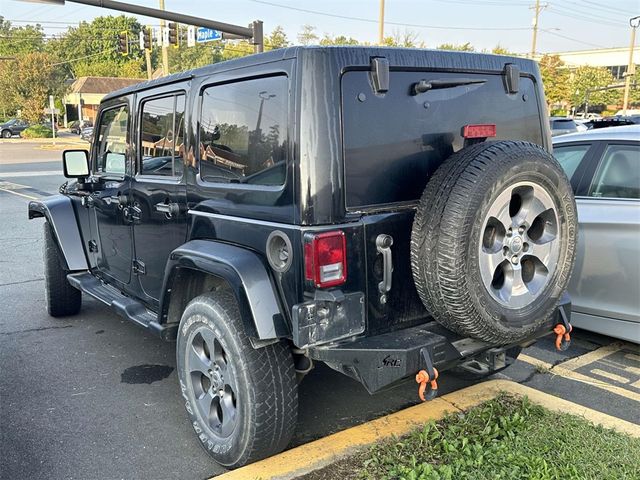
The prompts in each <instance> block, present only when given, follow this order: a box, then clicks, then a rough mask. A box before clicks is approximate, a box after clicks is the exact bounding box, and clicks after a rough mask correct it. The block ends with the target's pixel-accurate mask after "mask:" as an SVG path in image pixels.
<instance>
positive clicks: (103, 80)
mask: <svg viewBox="0 0 640 480" xmlns="http://www.w3.org/2000/svg"><path fill="white" fill-rule="evenodd" d="M142 81H144V80H142V79H139V78H118V77H80V78H77V79H76V80H74V82H73V83H72V84H71V87H70V88H69V93H67V95H65V97H64V104H65V110H66V112H65V113H66V115H67V119H68V120H69V121H72V120H83V121H91V122H92V123H95V120H96V115H97V114H98V107H99V106H100V101H101V100H102V99H103V98H104V96H105V95H107V94H108V93H111V92H113V91H115V90H120V89H121V88H125V87H128V86H130V85H134V84H136V83H140V82H142Z"/></svg>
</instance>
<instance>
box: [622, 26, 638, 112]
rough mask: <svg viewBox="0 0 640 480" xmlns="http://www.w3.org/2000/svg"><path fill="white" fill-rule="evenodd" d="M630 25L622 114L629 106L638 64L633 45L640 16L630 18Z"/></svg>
mask: <svg viewBox="0 0 640 480" xmlns="http://www.w3.org/2000/svg"><path fill="white" fill-rule="evenodd" d="M629 25H630V26H631V45H630V46H629V65H628V66H627V72H626V73H625V81H624V100H623V101H622V114H623V115H626V114H627V108H628V107H629V87H630V85H631V77H633V75H634V74H635V72H636V64H635V62H634V61H633V47H634V44H635V43H636V29H637V28H638V25H640V16H637V17H633V18H631V19H629Z"/></svg>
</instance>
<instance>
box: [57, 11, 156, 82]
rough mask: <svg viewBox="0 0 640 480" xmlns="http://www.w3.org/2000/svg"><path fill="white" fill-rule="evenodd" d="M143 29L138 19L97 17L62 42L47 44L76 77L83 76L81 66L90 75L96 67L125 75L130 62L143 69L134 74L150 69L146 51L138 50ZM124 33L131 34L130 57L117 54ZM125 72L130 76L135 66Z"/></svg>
mask: <svg viewBox="0 0 640 480" xmlns="http://www.w3.org/2000/svg"><path fill="white" fill-rule="evenodd" d="M141 28H142V26H141V25H140V23H138V20H137V19H136V18H135V17H127V16H125V15H119V16H104V17H97V18H95V19H93V21H91V22H81V23H80V25H79V26H78V27H71V28H69V29H68V30H67V32H66V33H65V34H64V35H63V36H62V37H61V38H60V39H57V40H53V41H49V42H47V51H48V52H49V53H50V54H51V55H54V56H58V58H59V59H60V61H61V62H65V61H66V62H67V63H66V64H65V69H66V70H67V71H68V73H69V75H70V76H74V77H77V76H79V75H78V74H77V72H76V68H77V66H80V68H81V69H82V71H83V72H84V73H86V72H87V70H89V71H90V69H91V66H92V65H94V64H95V66H96V69H99V70H100V71H105V69H107V70H108V71H110V73H109V76H116V77H121V76H124V75H123V71H124V70H123V68H124V66H125V64H128V63H130V62H137V63H138V64H139V68H138V69H137V70H136V69H133V71H139V72H142V71H143V70H144V69H145V68H146V67H145V62H144V52H142V51H141V50H140V49H139V48H138V35H139V33H140V29H141ZM121 32H127V33H128V35H129V54H128V55H126V56H125V55H122V54H119V53H118V51H117V45H118V35H119V34H120V33H121ZM125 70H126V71H127V72H129V73H130V72H131V71H132V66H129V67H127V68H126V69H125Z"/></svg>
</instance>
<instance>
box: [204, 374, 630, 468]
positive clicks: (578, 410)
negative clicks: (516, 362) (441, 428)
mask: <svg viewBox="0 0 640 480" xmlns="http://www.w3.org/2000/svg"><path fill="white" fill-rule="evenodd" d="M501 392H507V393H511V394H513V395H518V396H527V397H528V398H529V400H531V401H532V402H533V403H536V404H538V405H542V406H543V407H545V408H547V409H549V410H552V411H554V412H559V413H565V414H566V413H568V414H572V415H577V416H580V417H584V418H585V419H586V420H588V421H590V422H592V423H595V424H600V425H602V426H604V427H606V428H613V429H615V430H617V431H619V432H623V433H626V434H628V435H631V436H633V437H636V438H640V426H638V425H635V424H633V423H631V422H627V421H625V420H622V419H619V418H616V417H612V416H610V415H607V414H605V413H601V412H597V411H595V410H592V409H590V408H587V407H583V406H582V405H578V404H576V403H573V402H570V401H568V400H564V399H562V398H558V397H554V396H553V395H549V394H548V393H544V392H541V391H538V390H535V389H533V388H530V387H527V386H525V385H520V384H518V383H515V382H512V381H508V380H491V381H488V382H484V383H480V384H477V385H473V386H471V387H467V388H464V389H462V390H458V391H457V392H453V393H449V394H447V395H443V396H442V397H440V398H436V399H435V400H433V401H431V402H425V403H421V404H419V405H416V406H414V407H409V408H407V409H405V410H402V411H400V412H396V413H392V414H391V415H387V416H386V417H382V418H379V419H377V420H373V421H371V422H367V423H365V424H362V425H358V426H356V427H352V428H349V429H347V430H343V431H342V432H338V433H334V434H333V435H329V436H328V437H325V438H321V439H319V440H316V441H314V442H310V443H307V444H305V445H300V446H299V447H296V448H292V449H291V450H287V451H286V452H283V453H280V454H278V455H274V456H273V457H270V458H266V459H264V460H261V461H259V462H256V463H253V464H251V465H247V466H246V467H242V468H239V469H237V470H233V471H230V472H227V473H224V474H222V475H220V476H218V477H215V478H216V479H217V480H252V479H258V478H259V479H263V480H266V479H275V478H277V479H279V480H285V479H293V478H297V477H298V476H300V475H304V474H306V473H309V472H312V471H314V470H317V469H319V468H322V467H324V466H326V465H329V464H331V463H332V462H335V461H338V460H340V459H342V458H345V457H347V456H348V455H350V454H352V453H353V452H354V451H356V450H357V449H358V448H362V447H364V446H366V445H370V444H372V443H375V442H379V441H381V440H383V439H385V438H390V437H393V436H396V437H398V436H402V435H405V434H407V433H409V432H410V431H411V430H413V429H414V428H416V427H417V426H418V425H422V424H424V423H425V422H427V421H429V420H439V419H441V418H442V417H443V416H444V415H445V414H446V413H447V412H452V411H453V412H455V411H458V409H461V410H466V409H468V408H471V407H473V406H475V405H478V404H480V403H482V402H484V401H486V400H490V399H492V398H495V397H496V396H497V395H498V394H499V393H501Z"/></svg>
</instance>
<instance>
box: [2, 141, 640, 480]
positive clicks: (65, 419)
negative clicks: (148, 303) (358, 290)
mask: <svg viewBox="0 0 640 480" xmlns="http://www.w3.org/2000/svg"><path fill="white" fill-rule="evenodd" d="M59 158H60V152H59V151H58V150H55V149H53V150H52V149H43V147H42V145H39V144H31V143H27V142H23V141H14V140H12V141H9V142H6V141H0V307H1V308H0V312H1V313H0V365H2V369H1V371H0V397H1V398H0V451H1V452H3V453H2V455H1V456H0V478H2V479H23V478H24V479H27V478H28V479H52V478H79V479H94V478H96V479H97V478H136V479H138V478H154V479H163V478H177V477H180V478H185V479H202V478H208V477H211V476H214V475H216V474H219V473H221V472H223V471H224V470H223V469H222V468H221V467H219V466H217V465H216V464H215V463H213V462H212V461H211V460H209V458H208V457H207V455H206V454H205V452H204V451H203V450H202V449H201V448H200V446H199V442H198V441H197V439H196V437H195V435H194V434H193V430H192V428H191V426H190V424H189V422H188V421H187V417H186V415H185V414H184V411H183V407H182V401H181V397H180V394H179V390H178V388H177V380H176V374H175V370H174V368H175V358H174V357H175V355H174V344H171V343H164V342H162V341H161V340H159V339H157V338H156V337H153V336H151V335H150V334H148V333H146V332H145V331H143V330H142V329H140V328H139V327H137V326H135V325H133V324H130V323H128V322H126V321H124V320H122V319H121V318H120V317H118V316H116V315H115V314H114V313H112V312H111V311H110V310H108V309H107V308H106V307H105V306H103V305H102V304H100V303H99V302H97V301H94V300H92V299H90V298H86V297H85V298H84V299H83V302H84V303H83V309H82V311H81V313H80V314H79V315H78V316H75V317H69V318H63V319H53V318H50V317H49V316H48V315H47V313H46V311H45V306H44V285H43V267H42V220H40V219H38V220H33V221H28V220H27V203H28V201H29V200H30V199H36V198H41V197H43V196H46V195H50V194H54V193H56V192H57V189H58V187H59V185H60V184H61V183H63V181H64V178H63V177H62V174H61V164H60V161H59ZM573 338H574V341H573V345H572V348H571V349H570V350H569V351H567V352H556V351H555V349H554V346H553V341H552V338H551V337H549V338H548V339H545V340H543V341H541V342H539V343H538V344H536V345H534V346H532V347H529V348H528V349H526V350H525V352H524V355H523V356H522V357H521V360H519V361H518V362H516V364H514V365H513V366H511V367H510V368H509V369H507V370H506V371H505V372H503V373H502V374H498V376H499V377H501V378H511V379H514V380H515V381H517V382H521V383H524V384H526V385H528V386H530V387H533V388H536V389H539V390H543V391H545V392H547V393H550V394H553V395H555V396H559V397H562V398H564V399H567V400H570V401H573V402H576V403H578V404H581V405H584V406H588V407H590V408H593V409H595V410H599V411H602V412H605V413H608V414H610V415H614V416H617V417H619V418H622V419H625V420H628V421H631V422H634V423H640V349H639V348H638V346H634V345H631V344H625V343H620V342H617V341H615V340H613V339H610V338H607V337H603V336H600V335H593V334H589V333H588V332H583V331H579V330H578V331H576V332H575V333H574V335H573ZM439 383H440V387H441V390H442V392H443V393H446V392H449V391H452V390H456V389H459V388H462V387H464V386H467V385H469V384H470V383H469V382H465V381H462V380H458V379H455V378H454V377H452V376H450V375H446V373H445V374H443V375H442V376H441V378H440V381H439ZM416 402H417V388H416V384H415V383H414V382H413V381H408V382H405V383H403V384H400V385H398V386H397V387H395V388H393V389H390V390H387V391H385V392H382V393H379V394H377V395H373V396H371V395H368V394H367V393H366V391H365V390H364V389H363V388H362V387H361V386H360V385H359V384H357V383H356V382H354V381H352V380H350V379H348V378H346V377H344V376H342V375H340V374H338V373H335V372H333V371H332V370H330V369H328V368H326V367H321V366H320V367H318V368H316V369H315V370H314V371H313V372H312V373H311V374H310V375H309V376H308V378H307V379H305V381H304V382H303V383H302V385H301V386H300V417H299V422H298V429H297V433H296V436H295V437H294V439H293V442H292V445H299V444H301V443H305V442H308V441H310V440H313V439H316V438H319V437H322V436H325V435H327V434H329V433H333V432H335V431H338V430H341V429H344V428H346V427H349V426H352V425H355V424H358V423H362V422H364V421H367V420H369V419H372V418H376V417H379V416H381V415H384V414H387V413H390V412H392V411H396V410H398V409H401V408H404V407H406V406H409V405H412V404H415V403H416Z"/></svg>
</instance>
